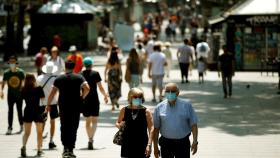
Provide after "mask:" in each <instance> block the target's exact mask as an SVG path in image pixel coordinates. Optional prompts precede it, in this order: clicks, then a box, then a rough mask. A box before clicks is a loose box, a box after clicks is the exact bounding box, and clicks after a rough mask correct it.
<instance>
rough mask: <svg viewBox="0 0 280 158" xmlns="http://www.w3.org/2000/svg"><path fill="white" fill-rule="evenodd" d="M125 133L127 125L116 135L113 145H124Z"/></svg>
mask: <svg viewBox="0 0 280 158" xmlns="http://www.w3.org/2000/svg"><path fill="white" fill-rule="evenodd" d="M124 131H125V124H124V125H123V126H122V127H121V128H120V129H119V131H118V132H117V133H116V134H115V135H114V139H113V143H114V144H116V145H122V143H123V133H124Z"/></svg>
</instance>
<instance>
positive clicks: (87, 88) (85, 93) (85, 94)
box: [82, 83, 90, 99]
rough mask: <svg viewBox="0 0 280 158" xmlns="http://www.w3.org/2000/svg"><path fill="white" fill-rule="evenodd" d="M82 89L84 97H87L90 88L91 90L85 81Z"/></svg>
mask: <svg viewBox="0 0 280 158" xmlns="http://www.w3.org/2000/svg"><path fill="white" fill-rule="evenodd" d="M82 89H83V90H82V98H83V99H85V98H86V96H87V95H88V93H89V90H90V88H89V85H88V83H84V84H83V85H82Z"/></svg>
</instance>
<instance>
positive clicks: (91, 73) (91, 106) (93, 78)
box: [82, 57, 108, 150]
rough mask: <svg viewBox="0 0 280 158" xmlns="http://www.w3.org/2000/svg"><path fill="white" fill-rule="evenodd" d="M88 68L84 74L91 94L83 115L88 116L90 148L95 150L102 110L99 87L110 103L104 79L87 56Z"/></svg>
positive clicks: (105, 99) (87, 125)
mask: <svg viewBox="0 0 280 158" xmlns="http://www.w3.org/2000/svg"><path fill="white" fill-rule="evenodd" d="M83 63H84V66H85V67H86V69H85V70H84V71H82V75H83V76H84V78H85V79H86V81H87V83H88V84H89V87H90V91H89V94H88V95H87V96H86V98H85V99H84V104H83V109H82V111H83V115H84V117H85V118H86V131H87V135H88V149H89V150H93V149H94V148H93V143H94V135H95V132H96V129H97V122H98V116H99V110H100V102H99V99H98V93H97V87H98V89H99V91H100V92H101V93H102V95H103V96H104V101H105V103H106V104H107V103H108V95H107V94H106V92H105V90H104V88H103V86H102V83H101V81H102V79H101V77H100V75H99V72H97V71H95V70H92V68H93V60H92V58H90V57H86V58H85V59H84V61H83Z"/></svg>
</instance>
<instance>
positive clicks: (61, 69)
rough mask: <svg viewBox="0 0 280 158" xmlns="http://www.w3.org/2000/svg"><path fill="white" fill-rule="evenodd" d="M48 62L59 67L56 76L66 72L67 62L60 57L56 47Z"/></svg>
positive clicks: (53, 48) (52, 50)
mask: <svg viewBox="0 0 280 158" xmlns="http://www.w3.org/2000/svg"><path fill="white" fill-rule="evenodd" d="M47 61H51V62H53V63H54V65H56V66H57V71H56V72H55V73H54V75H61V74H62V73H64V71H65V62H64V60H63V58H62V57H61V56H60V55H59V49H58V48H57V47H56V46H53V47H52V49H51V54H50V56H49V57H48V60H47Z"/></svg>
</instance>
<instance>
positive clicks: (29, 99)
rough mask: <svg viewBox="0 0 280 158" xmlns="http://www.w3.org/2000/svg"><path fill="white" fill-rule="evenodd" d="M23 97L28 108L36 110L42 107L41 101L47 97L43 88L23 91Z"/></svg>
mask: <svg viewBox="0 0 280 158" xmlns="http://www.w3.org/2000/svg"><path fill="white" fill-rule="evenodd" d="M22 97H23V99H24V100H25V104H26V108H32V109H36V108H37V107H39V106H40V99H41V98H43V97H45V94H44V91H43V88H42V87H40V86H39V87H35V88H30V89H23V91H22Z"/></svg>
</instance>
